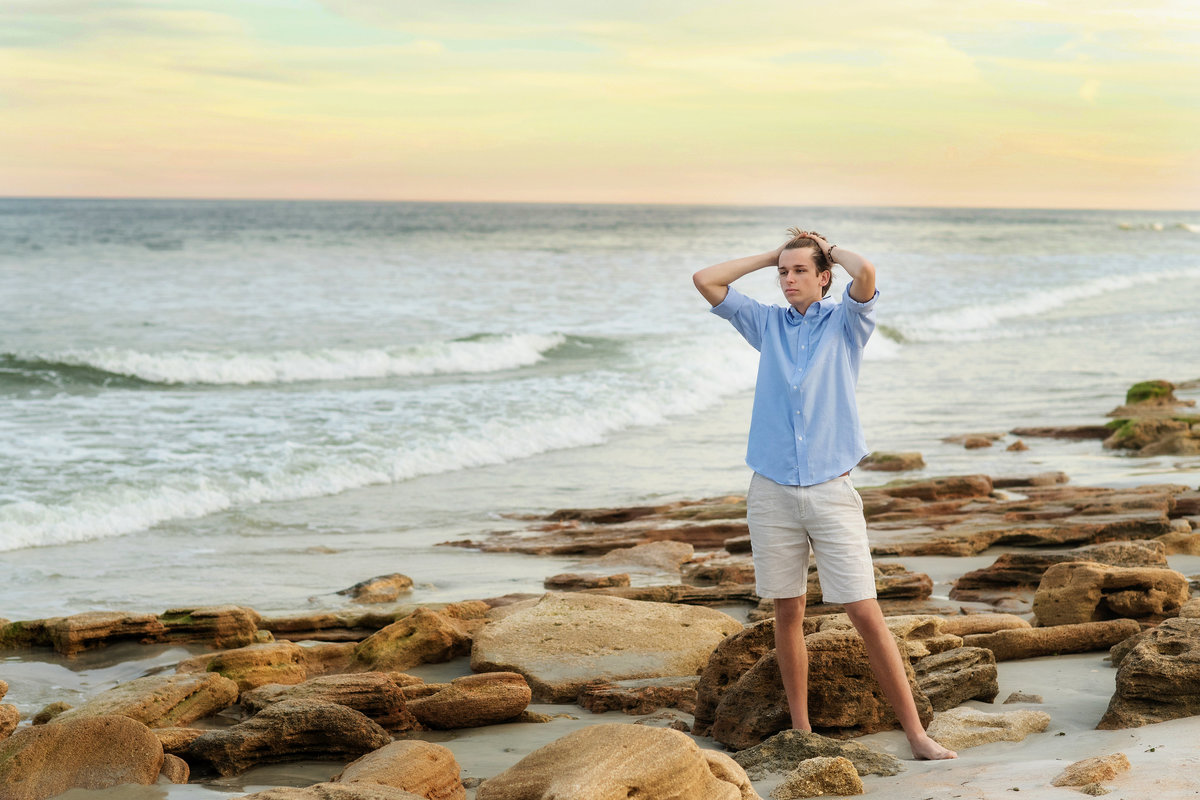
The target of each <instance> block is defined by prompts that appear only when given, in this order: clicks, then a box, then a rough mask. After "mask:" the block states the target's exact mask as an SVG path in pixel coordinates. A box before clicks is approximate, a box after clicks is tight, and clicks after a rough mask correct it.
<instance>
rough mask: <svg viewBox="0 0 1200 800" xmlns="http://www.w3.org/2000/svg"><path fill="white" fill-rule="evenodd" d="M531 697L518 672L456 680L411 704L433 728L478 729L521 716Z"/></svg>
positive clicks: (471, 676) (426, 723)
mask: <svg viewBox="0 0 1200 800" xmlns="http://www.w3.org/2000/svg"><path fill="white" fill-rule="evenodd" d="M531 697H532V693H531V692H530V689H529V684H528V683H526V682H525V679H524V678H523V677H521V676H520V675H518V674H517V673H515V672H489V673H485V674H483V675H465V676H463V677H461V678H455V679H454V680H453V681H451V682H450V684H449V685H448V686H446V687H445V688H444V689H442V690H441V691H439V692H437V693H436V694H431V695H429V696H428V697H421V698H418V699H416V700H412V701H410V702H409V704H408V709H409V711H411V712H412V714H413V716H415V717H416V718H417V719H418V720H419V721H420V722H421V724H423V725H427V726H429V727H430V728H439V729H449V728H478V727H482V726H484V725H494V724H495V723H497V722H506V721H508V720H511V719H513V718H515V717H517V716H519V715H520V714H521V712H522V711H524V710H525V707H526V706H528V705H529V701H530V699H531Z"/></svg>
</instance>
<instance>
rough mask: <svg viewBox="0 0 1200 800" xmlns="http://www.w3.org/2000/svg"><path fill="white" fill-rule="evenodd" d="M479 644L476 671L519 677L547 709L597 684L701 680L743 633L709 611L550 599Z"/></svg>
mask: <svg viewBox="0 0 1200 800" xmlns="http://www.w3.org/2000/svg"><path fill="white" fill-rule="evenodd" d="M506 611H507V612H508V613H507V615H506V616H504V617H503V618H502V619H497V620H496V621H494V622H491V623H490V624H488V625H487V627H485V628H484V629H483V630H481V631H480V632H479V633H478V634H477V635H476V637H475V642H474V646H473V647H472V649H471V669H472V670H474V671H476V672H493V671H501V672H518V673H520V674H522V675H524V676H525V678H526V680H527V681H528V682H529V685H530V686H531V687H532V689H533V695H534V697H535V698H538V699H539V700H541V701H544V702H570V701H573V700H574V699H575V698H576V697H577V696H578V694H579V690H580V689H582V688H583V687H584V686H585V685H587V684H589V683H592V682H594V681H597V680H608V681H613V680H628V679H635V678H651V677H662V676H667V675H695V674H697V673H698V672H699V671H700V670H701V669H702V668H703V667H704V665H705V664H706V663H707V661H708V656H709V654H710V653H711V652H712V649H713V648H714V647H716V645H717V644H718V643H719V642H720V641H721V640H722V639H724V638H725V637H726V636H728V635H729V634H731V633H737V632H739V631H741V630H742V624H741V623H740V622H738V621H737V620H735V619H733V618H732V617H730V616H728V615H726V614H722V613H721V612H719V611H713V610H711V609H707V608H700V607H694V606H677V605H668V604H665V603H646V602H639V601H634V600H623V599H620V598H616V597H604V596H601V595H595V594H590V593H570V594H562V593H555V592H551V593H548V594H546V595H545V596H544V597H542V598H541V599H539V600H536V601H529V602H527V603H522V604H517V605H514V606H510V607H509V608H508V609H506Z"/></svg>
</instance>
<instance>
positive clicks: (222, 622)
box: [158, 605, 262, 649]
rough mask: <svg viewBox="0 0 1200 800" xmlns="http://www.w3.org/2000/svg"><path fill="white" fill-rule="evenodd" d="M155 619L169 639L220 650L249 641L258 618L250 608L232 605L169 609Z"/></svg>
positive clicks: (252, 638) (252, 637)
mask: <svg viewBox="0 0 1200 800" xmlns="http://www.w3.org/2000/svg"><path fill="white" fill-rule="evenodd" d="M158 619H159V622H161V623H162V624H163V627H164V628H165V629H166V636H167V639H168V640H169V641H171V642H175V643H184V642H203V643H205V644H208V645H210V646H212V647H219V648H222V649H227V648H232V647H245V646H246V645H248V644H253V643H254V642H255V641H256V634H257V633H258V628H259V622H260V621H261V620H262V618H261V617H260V616H259V615H258V612H257V611H255V610H254V609H252V608H244V607H242V606H234V605H224V606H200V607H198V608H172V609H168V610H167V611H164V612H163V613H162V614H160V615H159V617H158Z"/></svg>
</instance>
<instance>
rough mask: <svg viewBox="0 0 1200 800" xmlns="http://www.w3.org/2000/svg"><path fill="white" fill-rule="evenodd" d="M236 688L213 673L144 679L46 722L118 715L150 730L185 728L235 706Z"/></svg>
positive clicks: (150, 676) (58, 722)
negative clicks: (133, 720) (178, 726)
mask: <svg viewBox="0 0 1200 800" xmlns="http://www.w3.org/2000/svg"><path fill="white" fill-rule="evenodd" d="M237 695H238V689H237V684H236V683H234V682H233V681H231V680H229V679H228V678H225V677H222V676H221V675H216V674H214V673H200V674H195V675H147V676H146V677H144V678H137V679H135V680H132V681H128V682H126V683H122V684H119V685H117V686H114V687H113V688H111V689H109V690H107V691H104V692H101V693H100V694H98V695H96V696H95V697H93V698H91V699H90V700H88V701H87V702H85V703H84V704H83V705H81V706H76V707H75V708H72V709H70V710H69V711H63V712H62V713H61V714H59V715H57V716H56V717H54V719H52V720H51V721H50V723H49V724H50V725H62V724H64V723H66V722H67V721H69V720H79V719H83V718H88V717H105V716H108V715H112V714H121V715H123V716H126V717H129V718H130V719H135V720H137V721H138V722H140V723H142V724H143V725H146V726H147V727H151V728H166V727H170V726H176V725H187V724H188V723H189V722H192V721H193V720H197V719H200V718H202V717H207V716H209V715H211V714H215V713H217V712H218V711H221V710H222V709H224V708H227V707H228V706H231V705H233V704H234V703H236V702H237Z"/></svg>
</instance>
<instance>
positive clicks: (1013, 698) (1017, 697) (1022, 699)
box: [1004, 692, 1043, 705]
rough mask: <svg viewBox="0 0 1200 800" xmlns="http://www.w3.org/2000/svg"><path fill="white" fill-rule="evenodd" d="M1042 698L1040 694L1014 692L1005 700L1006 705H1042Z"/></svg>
mask: <svg viewBox="0 0 1200 800" xmlns="http://www.w3.org/2000/svg"><path fill="white" fill-rule="evenodd" d="M1041 702H1043V701H1042V696H1041V695H1040V694H1028V693H1026V692H1013V693H1012V694H1010V695H1009V696H1008V697H1006V698H1004V705H1008V704H1009V703H1041Z"/></svg>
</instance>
